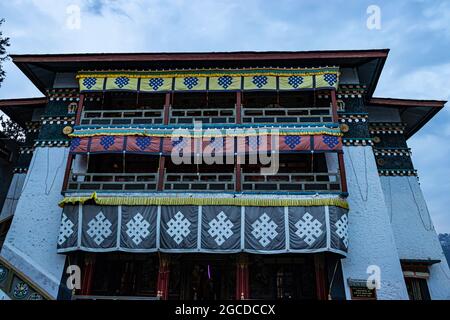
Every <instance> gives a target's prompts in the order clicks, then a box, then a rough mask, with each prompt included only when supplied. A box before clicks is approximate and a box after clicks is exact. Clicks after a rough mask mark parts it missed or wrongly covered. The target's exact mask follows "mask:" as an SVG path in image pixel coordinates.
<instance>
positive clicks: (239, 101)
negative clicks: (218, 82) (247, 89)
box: [236, 91, 242, 124]
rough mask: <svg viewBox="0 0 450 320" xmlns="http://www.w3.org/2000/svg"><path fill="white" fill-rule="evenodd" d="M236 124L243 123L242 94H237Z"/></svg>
mask: <svg viewBox="0 0 450 320" xmlns="http://www.w3.org/2000/svg"><path fill="white" fill-rule="evenodd" d="M236 123H237V124H241V123H242V92H241V91H238V92H236Z"/></svg>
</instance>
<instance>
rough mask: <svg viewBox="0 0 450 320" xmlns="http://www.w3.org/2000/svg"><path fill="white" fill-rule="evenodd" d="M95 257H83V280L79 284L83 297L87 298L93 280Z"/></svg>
mask: <svg viewBox="0 0 450 320" xmlns="http://www.w3.org/2000/svg"><path fill="white" fill-rule="evenodd" d="M94 270H95V255H93V254H86V256H85V257H84V268H83V280H82V282H81V292H80V294H81V295H83V296H88V295H90V294H91V292H92V282H93V279H94Z"/></svg>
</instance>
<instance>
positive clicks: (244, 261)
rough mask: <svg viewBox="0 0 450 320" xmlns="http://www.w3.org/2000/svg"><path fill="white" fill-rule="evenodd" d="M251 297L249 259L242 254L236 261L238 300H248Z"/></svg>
mask: <svg viewBox="0 0 450 320" xmlns="http://www.w3.org/2000/svg"><path fill="white" fill-rule="evenodd" d="M249 297H250V290H249V279H248V257H247V255H246V254H243V253H242V254H240V255H239V256H238V257H237V260H236V300H243V299H248V298H249Z"/></svg>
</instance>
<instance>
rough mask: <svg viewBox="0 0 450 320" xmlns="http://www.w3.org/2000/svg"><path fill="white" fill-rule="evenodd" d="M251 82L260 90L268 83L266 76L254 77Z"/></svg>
mask: <svg viewBox="0 0 450 320" xmlns="http://www.w3.org/2000/svg"><path fill="white" fill-rule="evenodd" d="M252 82H253V84H254V85H255V86H257V87H258V88H262V87H264V86H265V85H266V84H267V82H268V81H267V77H266V76H254V77H253V80H252Z"/></svg>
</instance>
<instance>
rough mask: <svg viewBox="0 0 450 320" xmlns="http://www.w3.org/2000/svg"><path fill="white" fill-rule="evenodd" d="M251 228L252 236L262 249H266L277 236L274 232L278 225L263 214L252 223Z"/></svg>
mask: <svg viewBox="0 0 450 320" xmlns="http://www.w3.org/2000/svg"><path fill="white" fill-rule="evenodd" d="M252 228H253V230H252V235H253V236H254V237H255V238H256V240H259V243H260V244H261V245H262V246H263V247H266V246H267V245H268V244H269V243H270V242H271V241H272V240H273V239H275V237H276V236H277V235H278V232H277V231H276V229H277V228H278V225H277V224H276V223H275V222H273V220H272V219H271V218H270V217H269V216H268V215H267V214H266V213H265V212H264V214H263V215H262V216H260V217H259V218H258V220H256V221H255V222H253V224H252Z"/></svg>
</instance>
